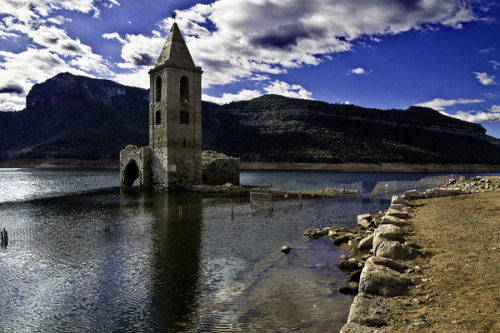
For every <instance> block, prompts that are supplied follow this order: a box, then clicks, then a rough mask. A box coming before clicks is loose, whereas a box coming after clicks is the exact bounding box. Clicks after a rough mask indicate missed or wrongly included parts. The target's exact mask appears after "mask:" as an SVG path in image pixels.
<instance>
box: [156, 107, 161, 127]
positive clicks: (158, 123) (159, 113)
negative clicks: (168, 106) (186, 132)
mask: <svg viewBox="0 0 500 333" xmlns="http://www.w3.org/2000/svg"><path fill="white" fill-rule="evenodd" d="M155 119H156V121H155V122H156V125H160V124H161V111H160V110H158V111H156V117H155Z"/></svg>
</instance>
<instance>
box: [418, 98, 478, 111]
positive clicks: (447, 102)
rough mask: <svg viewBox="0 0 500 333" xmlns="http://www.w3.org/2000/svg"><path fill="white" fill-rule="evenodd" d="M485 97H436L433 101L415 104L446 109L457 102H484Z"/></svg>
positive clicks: (435, 108)
mask: <svg viewBox="0 0 500 333" xmlns="http://www.w3.org/2000/svg"><path fill="white" fill-rule="evenodd" d="M482 102H484V100H483V99H465V98H458V99H442V98H434V99H433V100H432V101H429V102H425V103H418V104H415V106H423V107H427V108H432V109H434V110H437V111H444V109H445V108H446V107H448V106H453V105H457V104H472V103H482Z"/></svg>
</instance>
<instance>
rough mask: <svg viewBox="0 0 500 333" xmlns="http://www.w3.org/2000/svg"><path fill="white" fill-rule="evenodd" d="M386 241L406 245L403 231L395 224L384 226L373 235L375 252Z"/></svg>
mask: <svg viewBox="0 0 500 333" xmlns="http://www.w3.org/2000/svg"><path fill="white" fill-rule="evenodd" d="M384 241H397V242H402V243H404V241H405V238H404V236H403V229H401V228H400V227H398V226H395V225H393V224H382V225H380V226H379V227H378V228H377V229H376V230H375V232H374V233H373V252H374V253H376V251H377V247H378V246H379V244H380V243H382V242H384Z"/></svg>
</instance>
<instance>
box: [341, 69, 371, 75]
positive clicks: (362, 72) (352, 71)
mask: <svg viewBox="0 0 500 333" xmlns="http://www.w3.org/2000/svg"><path fill="white" fill-rule="evenodd" d="M371 72H372V71H371V70H369V71H368V72H367V71H365V69H364V68H361V67H358V68H354V69H350V70H349V71H348V72H347V73H346V75H351V74H355V75H370V73H371Z"/></svg>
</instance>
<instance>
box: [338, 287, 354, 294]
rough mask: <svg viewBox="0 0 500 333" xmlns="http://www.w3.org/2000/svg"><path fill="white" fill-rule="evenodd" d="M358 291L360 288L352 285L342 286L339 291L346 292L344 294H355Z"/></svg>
mask: <svg viewBox="0 0 500 333" xmlns="http://www.w3.org/2000/svg"><path fill="white" fill-rule="evenodd" d="M357 292H358V288H356V287H351V286H340V287H339V293H341V294H344V295H353V294H356V293H357Z"/></svg>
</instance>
